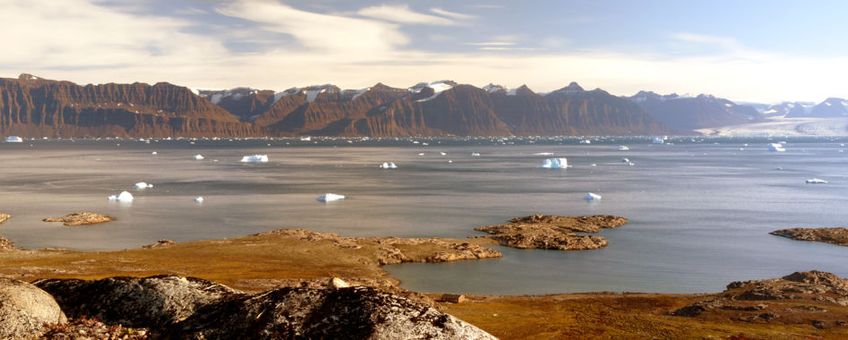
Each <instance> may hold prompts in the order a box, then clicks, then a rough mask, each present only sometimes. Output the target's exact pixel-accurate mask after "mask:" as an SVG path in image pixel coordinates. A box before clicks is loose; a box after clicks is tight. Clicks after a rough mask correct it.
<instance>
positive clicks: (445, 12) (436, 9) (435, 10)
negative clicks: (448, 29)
mask: <svg viewBox="0 0 848 340" xmlns="http://www.w3.org/2000/svg"><path fill="white" fill-rule="evenodd" d="M430 12H433V13H436V14H438V15H441V16H443V17H448V18H451V19H456V20H472V19H474V18H475V17H474V16H473V15H468V14H462V13H457V12H451V11H448V10H446V9H442V8H439V7H433V8H431V9H430Z"/></svg>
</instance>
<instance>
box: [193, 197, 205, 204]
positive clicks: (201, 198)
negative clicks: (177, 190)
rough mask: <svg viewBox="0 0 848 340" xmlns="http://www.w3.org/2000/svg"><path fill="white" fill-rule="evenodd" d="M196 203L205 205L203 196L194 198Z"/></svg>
mask: <svg viewBox="0 0 848 340" xmlns="http://www.w3.org/2000/svg"><path fill="white" fill-rule="evenodd" d="M194 203H203V196H197V197H195V198H194Z"/></svg>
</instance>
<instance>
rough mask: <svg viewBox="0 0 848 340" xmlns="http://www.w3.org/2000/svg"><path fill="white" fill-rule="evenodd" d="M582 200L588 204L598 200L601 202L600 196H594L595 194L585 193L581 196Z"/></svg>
mask: <svg viewBox="0 0 848 340" xmlns="http://www.w3.org/2000/svg"><path fill="white" fill-rule="evenodd" d="M583 199H584V200H587V201H590V202H591V201H600V200H601V195H598V194H596V193H591V192H587V193H586V196H583Z"/></svg>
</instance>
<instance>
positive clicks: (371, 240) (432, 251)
mask: <svg viewBox="0 0 848 340" xmlns="http://www.w3.org/2000/svg"><path fill="white" fill-rule="evenodd" d="M264 235H280V236H286V237H295V238H298V239H301V240H307V241H329V242H333V244H335V245H336V246H338V247H342V248H354V249H360V248H362V247H376V248H377V249H376V251H375V254H376V256H377V262H378V263H379V264H380V265H389V264H399V263H406V262H427V263H437V262H451V261H460V260H477V259H488V258H497V257H501V256H503V254H501V253H500V252H498V251H495V250H492V249H490V248H486V247H483V246H480V245H477V244H474V243H470V242H460V241H456V240H443V239H438V238H400V237H342V236H339V235H337V234H334V233H319V232H314V231H309V230H305V229H277V230H272V231H268V232H264V233H259V234H256V236H264Z"/></svg>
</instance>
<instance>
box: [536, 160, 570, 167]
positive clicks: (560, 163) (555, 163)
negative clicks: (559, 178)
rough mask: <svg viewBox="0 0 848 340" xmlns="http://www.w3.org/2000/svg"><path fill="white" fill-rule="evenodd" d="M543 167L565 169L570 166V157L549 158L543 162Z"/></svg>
mask: <svg viewBox="0 0 848 340" xmlns="http://www.w3.org/2000/svg"><path fill="white" fill-rule="evenodd" d="M542 167H543V168H545V169H565V168H567V167H568V159H565V158H548V159H545V160H544V161H543V162H542Z"/></svg>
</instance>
